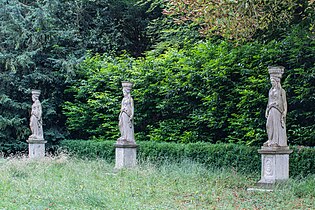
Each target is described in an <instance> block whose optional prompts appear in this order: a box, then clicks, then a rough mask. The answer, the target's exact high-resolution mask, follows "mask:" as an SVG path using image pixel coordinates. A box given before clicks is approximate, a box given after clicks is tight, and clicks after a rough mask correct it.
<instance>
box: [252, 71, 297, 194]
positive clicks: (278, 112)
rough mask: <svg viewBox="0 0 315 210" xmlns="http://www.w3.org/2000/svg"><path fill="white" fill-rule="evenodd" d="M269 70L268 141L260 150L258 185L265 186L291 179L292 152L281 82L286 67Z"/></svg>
mask: <svg viewBox="0 0 315 210" xmlns="http://www.w3.org/2000/svg"><path fill="white" fill-rule="evenodd" d="M268 70H269V74H270V80H271V84H272V87H271V89H270V90H269V95H268V105H267V109H266V118H267V123H266V128H267V134H268V141H266V142H265V143H264V144H263V146H262V147H261V149H260V150H258V152H259V153H260V154H261V179H260V181H259V182H258V183H257V186H259V187H263V188H268V187H272V186H273V185H274V184H276V183H281V182H284V181H286V180H288V179H289V154H291V153H292V150H290V149H289V147H288V145H287V134H286V124H285V123H286V115H287V101H286V93H285V91H284V90H283V89H282V87H281V84H280V79H281V77H282V74H283V72H284V67H268Z"/></svg>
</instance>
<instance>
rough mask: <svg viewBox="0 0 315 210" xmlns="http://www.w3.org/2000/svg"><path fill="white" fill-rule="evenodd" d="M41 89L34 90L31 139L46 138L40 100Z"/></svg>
mask: <svg viewBox="0 0 315 210" xmlns="http://www.w3.org/2000/svg"><path fill="white" fill-rule="evenodd" d="M39 95H40V91H39V90H33V91H32V100H33V102H34V103H33V105H32V111H31V118H30V129H31V131H32V135H31V136H30V137H29V139H34V140H36V139H38V140H43V139H44V132H43V121H42V105H41V103H40V101H39Z"/></svg>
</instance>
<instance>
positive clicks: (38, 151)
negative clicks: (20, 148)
mask: <svg viewBox="0 0 315 210" xmlns="http://www.w3.org/2000/svg"><path fill="white" fill-rule="evenodd" d="M27 142H28V156H29V158H32V159H33V158H43V157H45V143H47V141H45V140H44V139H41V140H38V139H36V140H35V139H28V140H27Z"/></svg>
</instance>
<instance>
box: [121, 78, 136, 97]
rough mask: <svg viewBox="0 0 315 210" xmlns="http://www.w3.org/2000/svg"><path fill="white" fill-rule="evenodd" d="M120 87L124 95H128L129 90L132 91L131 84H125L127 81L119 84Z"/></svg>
mask: <svg viewBox="0 0 315 210" xmlns="http://www.w3.org/2000/svg"><path fill="white" fill-rule="evenodd" d="M121 85H122V87H123V92H124V95H125V94H129V93H130V91H131V89H132V86H133V83H132V82H127V81H123V82H121Z"/></svg>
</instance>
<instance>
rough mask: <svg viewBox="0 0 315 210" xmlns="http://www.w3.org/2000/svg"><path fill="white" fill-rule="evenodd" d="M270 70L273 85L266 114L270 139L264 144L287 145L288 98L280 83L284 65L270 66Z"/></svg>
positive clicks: (266, 145) (267, 145)
mask: <svg viewBox="0 0 315 210" xmlns="http://www.w3.org/2000/svg"><path fill="white" fill-rule="evenodd" d="M268 70H269V74H270V81H271V85H272V87H271V89H270V90H269V96H268V105H267V109H266V114H265V115H266V118H267V123H266V128H267V134H268V141H267V142H265V143H264V146H265V147H282V146H287V133H286V115H287V100H286V92H285V90H284V89H282V87H281V84H280V80H281V78H282V74H283V72H284V67H268Z"/></svg>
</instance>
